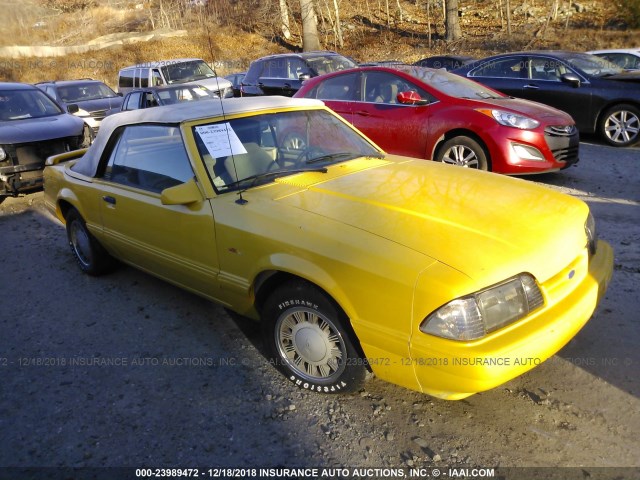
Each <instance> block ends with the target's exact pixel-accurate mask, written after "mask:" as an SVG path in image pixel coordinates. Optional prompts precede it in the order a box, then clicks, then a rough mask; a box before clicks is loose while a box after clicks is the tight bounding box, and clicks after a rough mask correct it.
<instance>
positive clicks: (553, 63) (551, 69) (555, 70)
mask: <svg viewBox="0 0 640 480" xmlns="http://www.w3.org/2000/svg"><path fill="white" fill-rule="evenodd" d="M562 67H563V65H562V64H561V63H560V62H558V61H557V60H554V59H552V58H532V59H531V61H530V62H528V76H529V78H530V79H532V80H552V81H556V82H559V81H560V75H562V73H561V72H562V70H563V68H562Z"/></svg>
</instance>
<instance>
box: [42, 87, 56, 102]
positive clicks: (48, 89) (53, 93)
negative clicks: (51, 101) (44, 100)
mask: <svg viewBox="0 0 640 480" xmlns="http://www.w3.org/2000/svg"><path fill="white" fill-rule="evenodd" d="M44 91H45V92H47V94H48V95H49V96H50V97H51V98H55V99H56V100H57V99H58V97H57V96H56V91H55V89H54V88H53V87H45V88H44Z"/></svg>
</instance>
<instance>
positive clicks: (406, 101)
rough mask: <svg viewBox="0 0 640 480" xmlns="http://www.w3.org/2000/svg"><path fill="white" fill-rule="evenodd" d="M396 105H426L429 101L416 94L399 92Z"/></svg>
mask: <svg viewBox="0 0 640 480" xmlns="http://www.w3.org/2000/svg"><path fill="white" fill-rule="evenodd" d="M397 100H398V103H401V104H403V105H426V104H427V103H429V100H424V99H423V98H422V97H421V96H420V94H419V93H418V92H416V91H415V90H410V91H408V92H400V93H399V94H398V98H397Z"/></svg>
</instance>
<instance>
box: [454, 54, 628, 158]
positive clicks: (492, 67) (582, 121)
mask: <svg viewBox="0 0 640 480" xmlns="http://www.w3.org/2000/svg"><path fill="white" fill-rule="evenodd" d="M453 73H456V74H458V75H462V76H465V77H467V78H470V79H472V80H475V81H477V82H480V83H482V84H484V85H487V86H489V87H491V88H493V89H495V90H499V91H501V92H503V93H505V94H507V95H511V96H514V97H519V98H525V99H527V100H533V101H536V102H541V103H545V104H547V105H551V106H553V107H556V108H558V109H560V110H563V111H565V112H567V113H569V114H570V115H571V116H572V117H573V119H574V120H575V121H576V125H577V126H578V129H579V130H580V131H581V132H583V133H598V134H599V135H600V137H601V138H602V139H603V140H604V141H606V142H607V143H609V144H610V145H613V146H615V147H626V146H629V145H632V144H634V143H636V142H637V141H638V140H640V71H637V72H632V71H624V70H623V69H621V68H619V67H617V66H614V65H613V64H611V62H608V61H607V60H605V59H602V58H600V57H596V56H595V55H589V54H586V53H574V52H563V51H536V52H519V53H506V54H502V55H495V56H493V57H489V58H485V59H483V60H480V61H475V62H473V63H471V64H467V65H465V66H463V67H461V68H459V69H456V70H453Z"/></svg>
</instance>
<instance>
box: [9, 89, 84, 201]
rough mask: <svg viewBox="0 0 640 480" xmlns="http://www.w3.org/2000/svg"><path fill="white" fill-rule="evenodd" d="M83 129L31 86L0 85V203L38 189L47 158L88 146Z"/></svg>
mask: <svg viewBox="0 0 640 480" xmlns="http://www.w3.org/2000/svg"><path fill="white" fill-rule="evenodd" d="M77 109H78V107H77V106H76V107H75V111H77ZM84 128H85V125H84V122H83V121H82V119H81V118H79V117H76V116H74V115H70V114H69V113H67V112H66V111H65V110H64V109H62V107H60V105H58V104H57V103H56V102H55V101H54V100H53V99H51V98H50V97H49V96H48V95H47V94H45V93H44V92H43V91H41V90H40V89H38V88H36V87H34V86H33V85H26V84H24V83H2V82H0V202H1V201H2V200H3V199H4V198H5V197H7V196H12V195H17V194H18V193H20V192H23V191H25V190H30V189H33V188H36V187H39V186H41V185H42V170H43V169H44V162H45V160H46V159H47V157H49V156H51V155H56V154H58V153H63V152H68V151H70V150H75V149H78V148H83V147H88V146H89V145H88V144H85V143H83V142H85V140H86V137H85V135H83V130H84Z"/></svg>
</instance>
